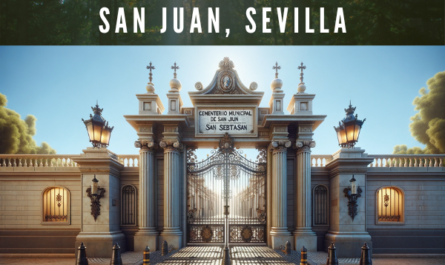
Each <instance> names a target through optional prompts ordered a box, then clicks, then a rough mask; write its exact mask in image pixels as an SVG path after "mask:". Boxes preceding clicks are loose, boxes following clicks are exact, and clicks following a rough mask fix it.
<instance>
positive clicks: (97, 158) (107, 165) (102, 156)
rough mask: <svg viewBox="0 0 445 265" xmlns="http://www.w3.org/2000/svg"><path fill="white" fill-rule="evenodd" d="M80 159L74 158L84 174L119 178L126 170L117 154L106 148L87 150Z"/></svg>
mask: <svg viewBox="0 0 445 265" xmlns="http://www.w3.org/2000/svg"><path fill="white" fill-rule="evenodd" d="M83 152H84V153H83V154H81V155H80V157H75V158H73V161H74V162H76V163H77V165H78V168H79V170H80V172H81V173H84V172H101V173H109V174H111V175H114V176H119V175H120V171H121V170H122V169H123V168H124V165H123V164H121V163H120V162H119V160H118V157H117V155H116V154H115V153H113V152H111V151H109V150H108V149H105V148H97V149H94V148H91V147H89V148H87V149H86V150H83Z"/></svg>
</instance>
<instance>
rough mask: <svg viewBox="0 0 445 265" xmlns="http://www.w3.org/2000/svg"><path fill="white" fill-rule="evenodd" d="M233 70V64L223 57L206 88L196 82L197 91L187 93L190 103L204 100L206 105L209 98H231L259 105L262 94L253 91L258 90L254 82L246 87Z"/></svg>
mask: <svg viewBox="0 0 445 265" xmlns="http://www.w3.org/2000/svg"><path fill="white" fill-rule="evenodd" d="M234 68H235V65H234V63H233V62H232V61H231V60H230V59H229V57H225V58H224V59H223V60H222V61H221V62H220V63H219V69H218V70H217V71H216V73H215V76H214V77H213V79H212V81H211V82H210V84H209V85H208V86H207V87H205V88H204V86H203V85H202V83H201V82H197V83H196V84H195V88H196V90H198V91H194V92H189V95H190V98H191V100H192V102H193V103H195V102H200V101H201V100H204V99H205V100H206V101H207V103H208V102H209V96H210V97H211V96H231V97H233V98H236V97H237V98H239V99H244V100H248V101H252V100H254V101H257V102H258V105H259V103H260V102H261V99H262V97H263V94H264V92H256V91H255V90H256V89H257V88H258V84H257V83H255V82H252V83H251V84H250V86H249V87H246V86H245V85H244V84H243V83H242V82H241V79H240V77H239V75H238V73H237V71H236V70H235V69H234Z"/></svg>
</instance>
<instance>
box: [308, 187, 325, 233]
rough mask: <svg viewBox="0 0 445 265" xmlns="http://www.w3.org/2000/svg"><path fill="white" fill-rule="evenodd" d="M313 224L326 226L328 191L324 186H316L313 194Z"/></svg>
mask: <svg viewBox="0 0 445 265" xmlns="http://www.w3.org/2000/svg"><path fill="white" fill-rule="evenodd" d="M312 198H313V215H312V218H313V222H314V225H328V213H329V208H328V201H329V200H328V189H327V188H326V186H324V185H318V186H316V187H315V188H314V193H313V196H312Z"/></svg>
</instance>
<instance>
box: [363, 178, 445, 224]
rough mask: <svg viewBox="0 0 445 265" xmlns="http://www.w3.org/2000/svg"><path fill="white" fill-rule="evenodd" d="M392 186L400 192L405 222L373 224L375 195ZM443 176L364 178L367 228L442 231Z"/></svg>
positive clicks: (444, 189)
mask: <svg viewBox="0 0 445 265" xmlns="http://www.w3.org/2000/svg"><path fill="white" fill-rule="evenodd" d="M388 186H394V187H397V188H399V189H401V190H402V191H403V192H404V201H405V203H404V206H405V218H404V219H405V221H404V223H399V224H376V217H375V216H376V196H377V195H376V192H377V190H378V189H380V188H382V187H388ZM444 201H445V175H444V174H443V173H441V174H431V173H427V172H425V173H424V174H422V173H420V174H419V173H418V174H416V175H412V174H406V175H405V174H404V173H400V174H394V173H393V174H381V173H380V174H372V173H371V174H369V173H368V177H367V195H366V202H367V203H366V207H367V209H366V211H367V219H366V220H367V228H368V229H383V228H389V229H413V228H414V229H445V219H444V216H445V206H444V203H443V202H444Z"/></svg>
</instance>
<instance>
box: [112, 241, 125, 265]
mask: <svg viewBox="0 0 445 265" xmlns="http://www.w3.org/2000/svg"><path fill="white" fill-rule="evenodd" d="M110 265H122V257H121V248H120V247H119V245H118V244H117V243H116V244H115V245H114V246H113V252H112V254H111V261H110Z"/></svg>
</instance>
